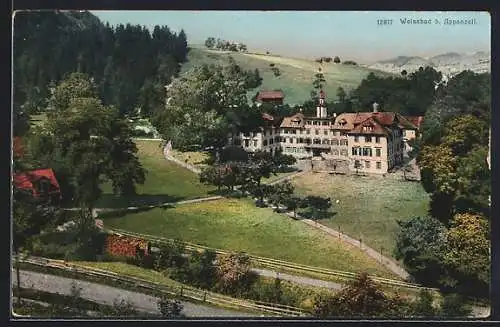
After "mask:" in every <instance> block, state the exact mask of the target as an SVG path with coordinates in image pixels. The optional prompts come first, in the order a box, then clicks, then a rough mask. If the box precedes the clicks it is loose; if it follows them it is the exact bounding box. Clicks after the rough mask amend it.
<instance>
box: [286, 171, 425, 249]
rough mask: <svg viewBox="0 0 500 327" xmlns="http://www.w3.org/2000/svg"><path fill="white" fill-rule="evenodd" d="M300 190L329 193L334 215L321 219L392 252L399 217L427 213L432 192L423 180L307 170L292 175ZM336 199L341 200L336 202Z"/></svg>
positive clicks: (317, 193)
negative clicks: (429, 192)
mask: <svg viewBox="0 0 500 327" xmlns="http://www.w3.org/2000/svg"><path fill="white" fill-rule="evenodd" d="M293 184H294V185H295V189H296V192H297V194H300V195H320V196H328V197H330V198H331V199H332V202H333V205H332V210H331V211H332V212H333V213H334V215H333V216H332V217H330V218H328V219H324V220H322V221H321V223H323V224H325V225H327V226H330V227H332V228H334V229H339V226H340V231H341V232H343V233H346V234H348V235H349V236H351V237H353V238H357V239H359V238H361V239H362V241H363V242H364V243H366V244H368V245H369V246H370V247H372V248H374V249H375V250H377V251H380V250H381V249H382V252H383V254H384V255H388V256H392V250H393V249H394V246H395V238H396V234H397V233H398V230H399V226H398V224H397V223H396V221H397V220H406V219H408V218H411V217H413V216H419V215H426V214H427V210H428V205H429V196H428V195H427V193H425V191H424V189H423V188H422V186H421V184H420V183H417V182H404V181H399V180H396V179H395V178H394V177H393V176H390V177H386V178H383V177H357V176H339V175H329V174H320V173H317V174H314V173H307V174H304V175H302V176H299V177H297V178H295V179H293ZM336 200H339V203H338V204H336V203H335V202H336Z"/></svg>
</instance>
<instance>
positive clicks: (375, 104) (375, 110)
mask: <svg viewBox="0 0 500 327" xmlns="http://www.w3.org/2000/svg"><path fill="white" fill-rule="evenodd" d="M373 112H374V113H378V103H376V102H374V103H373Z"/></svg>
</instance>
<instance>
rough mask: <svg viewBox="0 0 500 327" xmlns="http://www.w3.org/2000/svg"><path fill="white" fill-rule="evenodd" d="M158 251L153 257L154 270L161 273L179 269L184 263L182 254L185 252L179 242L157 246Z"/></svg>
mask: <svg viewBox="0 0 500 327" xmlns="http://www.w3.org/2000/svg"><path fill="white" fill-rule="evenodd" d="M158 247H159V249H160V251H159V253H158V254H157V255H156V256H155V258H156V260H155V263H154V269H155V270H158V271H161V270H165V269H167V268H181V267H182V266H184V264H185V262H186V258H184V253H185V252H186V248H185V246H184V245H183V244H182V243H180V242H174V243H171V244H162V245H160V246H158Z"/></svg>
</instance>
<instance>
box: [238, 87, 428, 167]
mask: <svg viewBox="0 0 500 327" xmlns="http://www.w3.org/2000/svg"><path fill="white" fill-rule="evenodd" d="M419 119H420V118H414V117H412V120H414V121H416V120H418V122H419V124H420V123H421V119H420V120H419ZM263 121H264V123H263V125H262V126H261V127H260V128H259V130H257V131H255V132H253V133H239V134H237V135H232V136H231V137H230V139H229V143H230V144H231V145H239V146H242V147H243V148H244V149H245V150H247V151H249V152H255V151H266V152H271V153H273V154H274V153H276V152H278V151H281V152H282V153H283V154H289V155H293V156H294V157H296V158H297V159H312V160H313V163H314V167H315V170H321V171H328V172H332V173H341V174H347V173H352V172H358V173H369V174H385V173H387V172H390V171H391V170H393V169H394V168H397V167H399V166H401V165H402V164H403V157H404V153H405V152H406V151H408V150H409V146H408V143H407V142H408V141H409V140H410V139H412V138H415V137H418V132H419V128H418V127H417V126H415V124H414V123H412V122H411V121H410V120H409V119H407V118H405V117H404V116H402V115H400V114H398V113H393V112H382V111H379V110H378V105H377V104H376V103H375V104H374V105H373V109H372V111H370V112H357V113H342V114H339V115H336V114H333V115H329V114H328V110H327V108H326V106H325V94H324V92H323V91H321V92H320V97H319V103H318V106H317V108H316V115H315V116H307V115H304V114H303V113H302V112H299V113H297V114H295V115H293V116H290V117H283V118H282V119H280V118H277V117H272V116H270V115H263Z"/></svg>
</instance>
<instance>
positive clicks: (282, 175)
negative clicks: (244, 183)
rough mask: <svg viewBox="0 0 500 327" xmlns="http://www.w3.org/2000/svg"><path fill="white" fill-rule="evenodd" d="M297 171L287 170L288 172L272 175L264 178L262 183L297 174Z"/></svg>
mask: <svg viewBox="0 0 500 327" xmlns="http://www.w3.org/2000/svg"><path fill="white" fill-rule="evenodd" d="M296 173H297V172H296V171H291V172H286V173H277V174H276V175H271V176H270V177H269V178H262V183H272V182H274V181H275V180H278V179H280V178H284V177H286V176H290V175H293V174H296Z"/></svg>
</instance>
